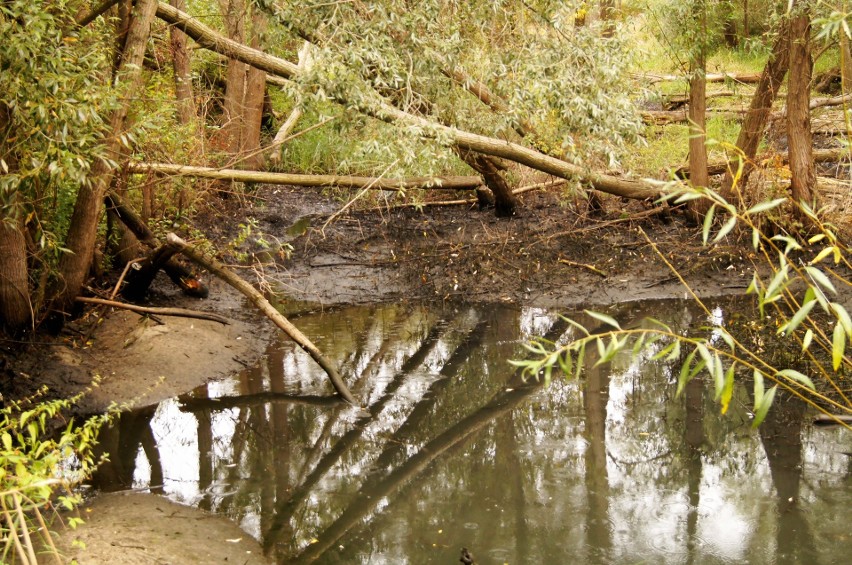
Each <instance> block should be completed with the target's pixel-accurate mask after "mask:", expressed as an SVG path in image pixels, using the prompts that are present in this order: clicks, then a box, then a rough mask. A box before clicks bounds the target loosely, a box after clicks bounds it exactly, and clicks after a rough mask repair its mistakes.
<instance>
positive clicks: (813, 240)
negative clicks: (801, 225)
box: [808, 233, 825, 245]
mask: <svg viewBox="0 0 852 565" xmlns="http://www.w3.org/2000/svg"><path fill="white" fill-rule="evenodd" d="M823 239H825V234H824V233H818V234H816V235H815V236H813V237H811V238H810V239H808V243H810V244H811V245H813V244H814V243H816V242H818V241H822V240H823Z"/></svg>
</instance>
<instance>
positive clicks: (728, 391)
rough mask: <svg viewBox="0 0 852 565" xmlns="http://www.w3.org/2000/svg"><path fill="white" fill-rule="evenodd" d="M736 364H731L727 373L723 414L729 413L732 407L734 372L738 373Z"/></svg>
mask: <svg viewBox="0 0 852 565" xmlns="http://www.w3.org/2000/svg"><path fill="white" fill-rule="evenodd" d="M736 365H737V364H736V363H731V366H730V367H728V371H727V372H726V373H725V387H724V388H723V389H722V398H721V402H722V414H727V413H728V407H729V406H730V405H731V398H733V397H734V372H735V371H736Z"/></svg>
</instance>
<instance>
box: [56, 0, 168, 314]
mask: <svg viewBox="0 0 852 565" xmlns="http://www.w3.org/2000/svg"><path fill="white" fill-rule="evenodd" d="M156 11H157V2H156V0H139V1H138V2H137V4H136V7H135V9H134V12H133V13H134V17H133V21H132V22H131V24H130V30H129V32H128V34H127V42H126V43H125V46H124V52H123V55H122V57H121V64H120V66H119V69H118V74H117V81H118V84H119V85H120V86H121V87H122V88H123V89H124V91H125V92H127V93H129V94H131V95H132V94H133V93H136V92H138V90H139V87H140V84H141V80H142V60H143V57H144V55H145V46H146V44H147V42H148V36H149V35H150V33H151V22H152V21H153V19H154V14H155V13H156ZM129 106H130V100H129V99H125V100H123V101H122V103H121V104H120V106H119V107H118V108H116V109H115V110H114V111H113V113H112V116H110V129H111V131H110V135H109V137H108V138H107V140H106V154H107V155H109V156H111V157H113V158H114V157H115V156H116V155H118V154H119V153H120V147H121V141H120V137H121V135H122V133H123V132H124V126H125V120H126V118H127V113H128V109H129ZM112 176H113V170H112V168H111V166H110V165H109V163H107V162H106V161H104V160H102V159H99V160H98V161H96V162H95V163H94V165H93V167H92V174H91V177H90V178H91V182H90V183H89V184H84V185H81V186H80V189H79V192H78V193H77V200H76V202H75V203H74V211H73V213H72V215H71V223H70V227H69V228H68V235H67V236H66V240H65V247H66V248H67V249H68V250H69V251H70V253H64V254H63V255H62V258H61V259H60V261H59V273H60V275H61V279H62V282H61V283H60V284H62V285H63V286H61V287H58V288H57V289H55V295H56V302H55V305H56V307H57V308H60V309H65V308H67V307H69V306H71V305H72V304H73V302H74V299H75V298H76V297H77V295H78V294H79V293H80V289H81V288H82V287H83V281H84V280H85V278H86V275H87V274H88V272H89V268H90V267H91V265H92V254H93V252H94V249H95V239H96V238H97V233H98V222H99V219H100V216H101V211H102V210H103V200H104V195H105V194H106V191H107V189H108V188H109V185H110V182H111V181H112Z"/></svg>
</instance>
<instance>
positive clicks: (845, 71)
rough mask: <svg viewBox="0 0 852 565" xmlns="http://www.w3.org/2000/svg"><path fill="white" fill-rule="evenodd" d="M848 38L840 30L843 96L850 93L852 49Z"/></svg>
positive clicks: (851, 86)
mask: <svg viewBox="0 0 852 565" xmlns="http://www.w3.org/2000/svg"><path fill="white" fill-rule="evenodd" d="M849 43H850V42H849V36H848V35H846V32H845V31H844V30H843V29H842V28H841V29H840V84H841V89H842V90H843V94H849V93H850V92H852V48H850V46H849Z"/></svg>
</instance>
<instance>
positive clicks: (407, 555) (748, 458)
mask: <svg viewBox="0 0 852 565" xmlns="http://www.w3.org/2000/svg"><path fill="white" fill-rule="evenodd" d="M729 309H730V306H729V305H727V304H719V305H718V307H717V308H716V309H715V311H714V315H715V316H717V317H722V318H724V317H725V316H727V315H729ZM608 313H609V314H611V315H613V316H615V317H617V318H618V319H619V320H620V321H621V322H622V326H624V325H633V326H637V325H639V324H641V323H642V322H641V320H642V319H643V318H645V317H646V316H653V317H656V318H658V319H661V320H663V321H665V322H667V323H670V324H672V325H674V326H676V327H679V328H684V329H686V328H688V327H698V326H701V325H702V324H704V323H706V320H705V319H704V318H702V316H701V315H700V314H699V313H698V312H697V311H695V310H694V309H693V308H692V307H691V306H690V305H689V303H687V302H682V301H652V302H637V303H631V304H627V305H620V306H618V307H614V308H612V309H610V310H608ZM576 318H577V319H579V320H580V321H584V322H586V323H587V324H588V327H593V326H594V325H595V323H594V321H593V320H592V319H591V318H588V317H585V318H584V317H583V315H582V314H580V315H579V316H576ZM296 323H297V325H299V327H300V328H301V329H302V330H303V331H304V332H305V333H306V334H307V335H308V336H310V337H311V338H312V339H313V340H314V341H315V343H317V345H318V346H319V347H320V348H321V349H322V350H323V351H324V352H325V353H326V355H327V356H328V357H330V358H331V359H333V360H334V361H335V362H336V363H337V364H338V366H340V367H341V368H342V371H341V372H342V373H343V374H344V375H347V376H348V377H349V378H348V382H349V384H350V386H351V388H352V391H353V393H354V394H355V396H356V397H357V398H359V399H360V400H361V402H362V404H363V405H364V406H365V408H364V409H361V410H359V409H356V408H353V407H349V406H346V405H342V404H339V403H334V402H328V401H327V399H328V397H329V396H330V395H331V389H330V386H329V385H328V384H327V382H326V378H325V376H324V374H323V373H322V372H321V370H320V369H319V368H318V367H317V366H316V365H315V364H314V363H313V361H311V359H310V358H309V357H308V356H307V355H305V354H304V353H302V352H301V351H299V350H298V349H297V348H296V347H294V346H293V345H292V344H291V343H289V342H281V343H276V344H274V345H273V346H272V347H271V348H270V350H269V351H268V355H267V357H266V358H265V359H264V361H263V362H262V363H261V364H259V365H258V366H256V367H251V368H247V369H246V371H244V372H243V373H241V374H239V375H236V376H235V377H234V378H232V379H230V380H226V381H221V382H215V383H210V384H208V385H206V386H204V387H202V388H200V389H198V390H195V391H193V392H192V393H191V394H187V395H184V396H181V397H179V398H175V399H172V400H168V401H165V402H163V403H161V404H160V405H158V406H154V407H151V408H147V409H143V410H140V411H137V412H133V413H129V414H127V415H125V416H123V417H122V419H121V421H120V422H119V423H118V424H117V425H116V426H114V428H113V429H112V430H110V432H109V433H108V434H107V435H106V437H104V438H103V440H104V441H103V445H104V447H105V449H106V450H107V451H109V452H110V453H111V454H112V463H111V464H109V465H108V466H106V467H104V468H103V470H102V472H101V473H100V474H99V475H98V477H96V480H95V483H96V485H95V486H97V487H98V488H101V489H104V490H120V489H127V488H138V489H150V490H151V491H153V492H157V493H162V494H165V495H167V496H168V497H169V498H171V499H173V500H176V501H178V502H182V503H185V504H189V505H193V506H197V507H200V508H203V509H208V510H212V511H214V512H218V513H221V514H223V515H226V516H227V517H229V518H230V519H232V520H234V521H235V522H236V523H238V524H239V525H240V526H241V527H242V528H243V529H244V530H245V531H246V532H247V533H248V534H250V535H252V536H254V537H256V538H257V539H258V540H260V541H261V543H262V544H263V546H264V548H265V549H266V551H267V552H268V553H269V555H270V556H273V557H274V559H275V560H276V561H277V562H279V563H364V564H366V563H370V564H430V563H436V564H452V563H458V560H459V555H460V549H461V548H462V547H465V548H468V549H469V551H470V552H471V553H472V554H473V555H474V557H475V558H476V563H477V564H479V565H487V564H492V563H494V564H504V563H508V564H512V565H514V564H526V563H654V564H658V563H660V564H662V563H672V564H681V563H709V564H712V563H756V564H761V563H767V564H768V563H808V564H817V563H822V564H829V563H850V562H852V557H850V556H852V530H850V520H852V462H850V460H852V457H849V456H848V455H847V454H846V453H845V452H850V451H852V436H850V434H848V433H847V432H845V431H844V430H840V429H836V428H833V429H832V428H815V427H813V426H811V425H810V424H809V423H808V420H809V418H807V415H803V410H802V409H801V408H799V407H797V406H796V405H795V404H793V403H791V402H787V403H784V402H781V403H777V407H776V408H773V411H772V412H771V413H770V418H769V419H768V421H767V422H766V423H765V424H764V425H763V426H761V428H760V429H759V430H757V431H755V430H752V428H751V426H750V413H749V406H750V405H751V399H750V398H749V392H748V390H747V389H746V387H744V386H742V385H740V387H739V388H738V389H737V391H736V393H735V397H734V400H733V402H732V406H731V409H730V411H729V413H728V415H726V416H720V415H719V410H718V405H717V404H715V403H714V401H713V390H712V385H711V386H709V387H708V386H707V385H706V383H703V382H702V381H701V380H699V379H697V380H695V381H693V382H692V383H691V384H690V385H689V386H688V387H687V390H686V392H685V394H684V395H682V396H681V397H679V398H676V397H675V394H674V393H675V389H676V384H675V380H676V375H677V374H678V371H679V366H677V365H675V364H666V363H661V362H652V361H650V360H649V359H648V357H649V355H644V356H638V357H637V356H632V355H623V356H620V357H617V358H616V359H615V360H613V361H612V362H611V363H608V364H606V365H603V366H599V367H597V368H590V369H588V370H587V371H586V375H585V378H584V379H583V380H582V381H575V380H569V379H556V380H554V382H553V383H551V384H550V385H549V386H548V387H545V386H542V384H541V383H537V382H524V381H523V380H521V379H520V378H519V377H518V375H517V373H516V372H515V370H514V369H513V367H511V366H510V365H509V364H508V363H507V359H511V358H520V357H522V356H523V355H524V350H523V348H522V346H521V344H522V343H523V342H524V341H526V340H528V339H530V338H531V337H533V336H538V335H545V336H547V337H548V338H549V339H552V340H554V341H556V340H560V339H561V340H565V339H566V338H567V337H569V336H570V335H571V331H573V330H571V329H570V328H569V327H568V326H567V324H565V323H564V322H562V321H560V319H559V317H558V316H557V315H556V313H555V312H551V311H546V310H541V309H536V308H519V307H514V306H505V307H504V306H470V307H468V306H448V305H437V306H436V305H427V306H422V305H380V306H366V307H350V308H345V309H341V310H336V311H333V312H326V313H324V314H319V313H318V314H311V315H306V316H302V317H300V318H299V319H298V320H297V321H296ZM245 337H246V338H250V337H251V336H245Z"/></svg>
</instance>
